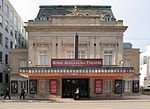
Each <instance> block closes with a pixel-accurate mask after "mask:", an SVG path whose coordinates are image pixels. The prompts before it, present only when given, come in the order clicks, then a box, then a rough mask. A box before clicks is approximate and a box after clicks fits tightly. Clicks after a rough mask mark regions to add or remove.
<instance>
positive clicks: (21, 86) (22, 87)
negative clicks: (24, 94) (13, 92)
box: [20, 81, 27, 90]
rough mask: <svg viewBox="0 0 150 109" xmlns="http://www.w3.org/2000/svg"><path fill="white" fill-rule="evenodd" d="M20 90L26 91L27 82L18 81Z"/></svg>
mask: <svg viewBox="0 0 150 109" xmlns="http://www.w3.org/2000/svg"><path fill="white" fill-rule="evenodd" d="M20 89H21V90H22V89H24V90H27V81H20Z"/></svg>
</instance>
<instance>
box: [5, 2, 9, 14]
mask: <svg viewBox="0 0 150 109" xmlns="http://www.w3.org/2000/svg"><path fill="white" fill-rule="evenodd" d="M5 12H6V15H7V16H9V7H8V6H7V5H5Z"/></svg>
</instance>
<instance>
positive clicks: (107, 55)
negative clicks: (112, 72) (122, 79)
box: [104, 51, 113, 65]
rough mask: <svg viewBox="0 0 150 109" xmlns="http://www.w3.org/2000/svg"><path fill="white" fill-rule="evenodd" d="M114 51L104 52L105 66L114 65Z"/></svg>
mask: <svg viewBox="0 0 150 109" xmlns="http://www.w3.org/2000/svg"><path fill="white" fill-rule="evenodd" d="M112 53H113V52H112V51H105V52H104V65H112V58H113V55H112Z"/></svg>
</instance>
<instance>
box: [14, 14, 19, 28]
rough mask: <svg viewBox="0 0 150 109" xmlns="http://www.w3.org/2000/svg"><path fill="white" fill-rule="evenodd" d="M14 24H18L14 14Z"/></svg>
mask: <svg viewBox="0 0 150 109" xmlns="http://www.w3.org/2000/svg"><path fill="white" fill-rule="evenodd" d="M14 24H15V26H17V24H18V19H17V17H16V16H15V18H14Z"/></svg>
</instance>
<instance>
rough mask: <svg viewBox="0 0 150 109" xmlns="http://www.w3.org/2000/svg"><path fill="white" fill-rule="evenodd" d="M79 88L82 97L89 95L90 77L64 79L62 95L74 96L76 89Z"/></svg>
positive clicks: (66, 96)
mask: <svg viewBox="0 0 150 109" xmlns="http://www.w3.org/2000/svg"><path fill="white" fill-rule="evenodd" d="M77 88H79V92H80V93H79V96H80V97H88V96H89V91H88V89H89V79H86V78H83V79H70V78H66V79H62V97H63V98H72V97H73V95H74V93H75V91H76V89H77Z"/></svg>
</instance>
